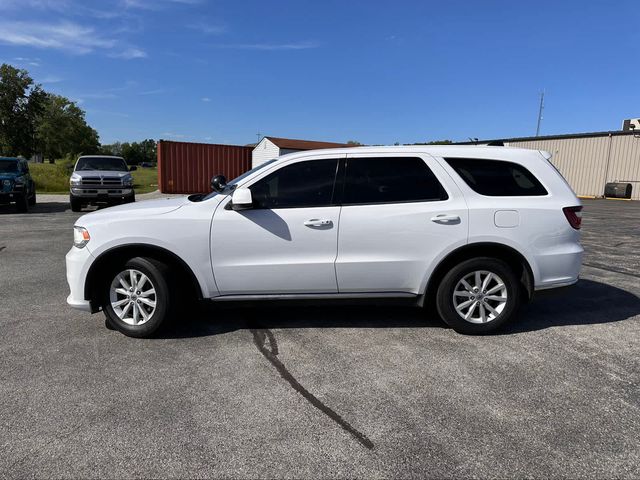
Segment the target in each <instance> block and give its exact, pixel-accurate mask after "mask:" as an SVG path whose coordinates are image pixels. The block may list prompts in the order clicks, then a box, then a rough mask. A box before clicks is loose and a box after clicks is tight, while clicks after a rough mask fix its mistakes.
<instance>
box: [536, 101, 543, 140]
mask: <svg viewBox="0 0 640 480" xmlns="http://www.w3.org/2000/svg"><path fill="white" fill-rule="evenodd" d="M543 110H544V90H542V92H541V93H540V109H539V110H538V126H537V127H536V137H539V136H540V123H541V122H542V111H543Z"/></svg>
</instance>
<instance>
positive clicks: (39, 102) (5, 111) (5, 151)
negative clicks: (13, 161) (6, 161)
mask: <svg viewBox="0 0 640 480" xmlns="http://www.w3.org/2000/svg"><path fill="white" fill-rule="evenodd" d="M45 97H46V94H45V92H44V91H43V90H42V87H41V86H40V85H36V84H34V82H33V79H32V78H31V77H30V76H29V73H28V72H27V71H26V70H21V69H17V68H15V67H12V66H11V65H7V64H2V65H0V154H2V155H13V156H16V155H24V156H26V157H29V156H31V154H33V153H34V152H35V150H36V140H35V125H36V120H37V118H38V116H39V115H40V114H41V113H42V110H43V107H44V102H45Z"/></svg>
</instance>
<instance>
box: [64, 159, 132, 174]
mask: <svg viewBox="0 0 640 480" xmlns="http://www.w3.org/2000/svg"><path fill="white" fill-rule="evenodd" d="M79 170H111V171H114V170H115V171H117V172H126V171H128V168H127V164H126V162H125V161H124V159H122V158H113V157H86V158H80V159H79V160H78V164H77V165H76V171H79Z"/></svg>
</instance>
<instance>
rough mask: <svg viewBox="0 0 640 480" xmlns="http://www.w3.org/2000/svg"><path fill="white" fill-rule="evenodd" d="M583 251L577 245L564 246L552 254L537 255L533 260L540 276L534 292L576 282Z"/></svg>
mask: <svg viewBox="0 0 640 480" xmlns="http://www.w3.org/2000/svg"><path fill="white" fill-rule="evenodd" d="M583 254H584V250H583V248H582V246H581V245H580V244H579V243H574V244H565V245H564V246H563V248H560V249H557V250H555V251H554V252H551V253H548V254H545V255H538V256H536V258H535V260H536V263H537V266H538V271H539V272H540V276H539V279H538V281H536V283H535V290H536V291H539V290H550V289H552V288H562V287H567V286H570V285H573V284H574V283H576V282H577V281H578V278H579V275H580V268H581V267H582V256H583Z"/></svg>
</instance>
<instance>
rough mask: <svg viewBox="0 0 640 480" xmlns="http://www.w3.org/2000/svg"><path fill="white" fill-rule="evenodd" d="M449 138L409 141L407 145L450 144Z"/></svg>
mask: <svg viewBox="0 0 640 480" xmlns="http://www.w3.org/2000/svg"><path fill="white" fill-rule="evenodd" d="M452 143H453V142H452V141H451V140H433V141H431V142H418V143H409V144H407V145H451V144H452Z"/></svg>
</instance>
